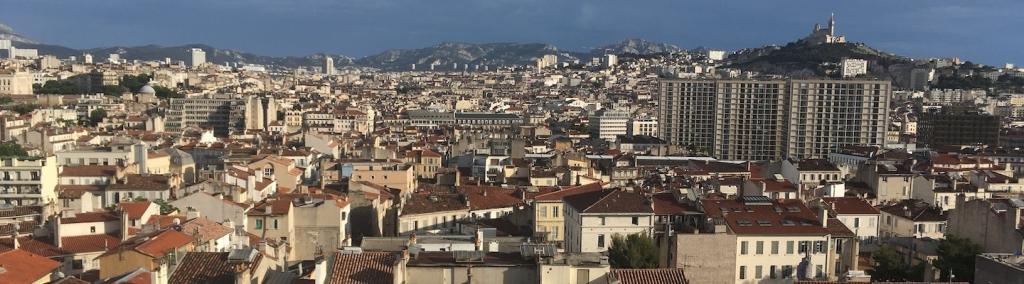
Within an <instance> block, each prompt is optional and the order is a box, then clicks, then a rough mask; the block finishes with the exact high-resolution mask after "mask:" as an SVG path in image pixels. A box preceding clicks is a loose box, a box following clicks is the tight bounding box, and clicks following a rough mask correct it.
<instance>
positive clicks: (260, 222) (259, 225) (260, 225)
mask: <svg viewBox="0 0 1024 284" xmlns="http://www.w3.org/2000/svg"><path fill="white" fill-rule="evenodd" d="M256 229H257V230H263V220H262V219H256Z"/></svg>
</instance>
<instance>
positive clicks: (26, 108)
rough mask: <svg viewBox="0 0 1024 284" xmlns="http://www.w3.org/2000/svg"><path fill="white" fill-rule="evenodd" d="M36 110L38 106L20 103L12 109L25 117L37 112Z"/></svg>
mask: <svg viewBox="0 0 1024 284" xmlns="http://www.w3.org/2000/svg"><path fill="white" fill-rule="evenodd" d="M36 108H38V106H36V105H35V104H27V103H20V104H17V105H14V106H13V107H11V110H13V111H14V112H17V113H18V114H19V115H25V114H27V113H30V112H32V111H34V110H36Z"/></svg>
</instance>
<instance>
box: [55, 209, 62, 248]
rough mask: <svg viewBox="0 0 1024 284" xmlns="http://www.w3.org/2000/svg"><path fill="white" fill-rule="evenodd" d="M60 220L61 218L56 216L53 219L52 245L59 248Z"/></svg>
mask: <svg viewBox="0 0 1024 284" xmlns="http://www.w3.org/2000/svg"><path fill="white" fill-rule="evenodd" d="M60 218H62V216H61V215H56V216H54V217H53V244H54V245H56V246H57V247H61V241H60V223H61V220H60Z"/></svg>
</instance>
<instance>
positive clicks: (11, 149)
mask: <svg viewBox="0 0 1024 284" xmlns="http://www.w3.org/2000/svg"><path fill="white" fill-rule="evenodd" d="M0 156H3V157H11V156H15V157H24V156H28V152H25V149H22V148H21V145H20V144H18V143H15V142H14V141H7V142H3V143H0Z"/></svg>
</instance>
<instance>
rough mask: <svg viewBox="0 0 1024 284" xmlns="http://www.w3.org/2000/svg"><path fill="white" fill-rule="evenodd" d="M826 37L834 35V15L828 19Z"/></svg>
mask: <svg viewBox="0 0 1024 284" xmlns="http://www.w3.org/2000/svg"><path fill="white" fill-rule="evenodd" d="M828 35H830V36H834V35H836V13H832V15H831V16H829V17H828Z"/></svg>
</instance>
